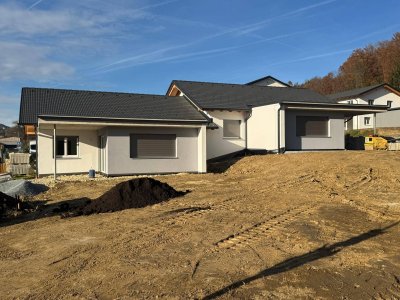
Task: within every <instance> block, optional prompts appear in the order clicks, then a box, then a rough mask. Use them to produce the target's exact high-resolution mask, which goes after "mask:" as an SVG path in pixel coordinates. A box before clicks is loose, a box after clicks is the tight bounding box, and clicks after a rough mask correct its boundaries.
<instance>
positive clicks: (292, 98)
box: [171, 80, 336, 109]
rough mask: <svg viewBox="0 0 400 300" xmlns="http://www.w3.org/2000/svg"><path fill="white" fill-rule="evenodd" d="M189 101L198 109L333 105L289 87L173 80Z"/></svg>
mask: <svg viewBox="0 0 400 300" xmlns="http://www.w3.org/2000/svg"><path fill="white" fill-rule="evenodd" d="M174 84H175V85H176V86H177V87H178V88H179V89H180V90H181V91H182V92H183V93H184V94H185V95H186V96H187V97H188V98H189V99H191V100H192V101H194V102H195V103H196V104H197V105H198V106H199V107H200V108H202V109H248V108H249V107H251V106H263V105H268V104H274V103H280V102H310V103H336V101H335V100H332V99H330V98H327V97H325V96H323V95H321V94H318V93H316V92H314V91H311V90H308V89H303V88H293V87H268V86H258V85H244V84H228V83H212V82H195V81H183V80H174V81H173V82H172V83H171V86H172V85H174Z"/></svg>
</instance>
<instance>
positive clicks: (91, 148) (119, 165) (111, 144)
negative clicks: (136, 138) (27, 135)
mask: <svg viewBox="0 0 400 300" xmlns="http://www.w3.org/2000/svg"><path fill="white" fill-rule="evenodd" d="M48 127H49V125H47V128H48ZM63 127H66V125H63ZM134 133H149V134H176V142H177V145H176V149H177V157H176V158H165V159H159V158H154V159H141V158H131V157H130V134H134ZM56 135H57V136H78V137H79V146H78V155H77V157H57V158H56V172H57V174H76V173H87V172H88V171H89V169H95V170H96V171H97V172H99V171H100V157H99V155H100V149H99V146H100V141H99V140H100V136H104V137H105V138H106V141H107V142H106V148H105V151H104V154H105V163H104V166H105V169H104V170H103V171H104V173H105V174H106V175H123V174H161V173H179V172H200V173H205V172H207V163H206V146H207V141H206V126H205V125H202V126H201V127H198V128H193V127H134V126H132V127H128V126H124V127H122V126H107V127H103V128H101V129H98V130H97V129H96V130H94V129H92V130H89V129H85V127H84V126H82V127H81V128H79V129H74V130H70V129H69V130H66V129H57V131H56ZM37 149H38V150H37V155H38V157H37V158H38V175H39V176H43V175H50V174H54V158H53V129H43V128H40V126H39V130H38V145H37Z"/></svg>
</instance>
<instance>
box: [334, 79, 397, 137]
mask: <svg viewBox="0 0 400 300" xmlns="http://www.w3.org/2000/svg"><path fill="white" fill-rule="evenodd" d="M368 100H374V105H387V103H388V101H392V106H391V108H397V107H400V97H399V96H398V95H396V94H395V93H393V92H391V91H389V90H387V89H385V88H384V87H380V88H378V89H375V90H373V91H371V92H369V93H366V94H364V95H362V96H361V97H358V98H354V99H349V100H343V101H339V103H349V101H351V102H352V104H364V105H365V104H368ZM385 114H387V113H386V112H385V113H380V114H379V117H377V120H382V119H384V118H385ZM365 118H370V124H369V125H365V123H364V119H365ZM351 123H352V126H351V125H350V127H352V128H353V129H372V128H374V115H373V114H366V115H360V116H354V117H353V120H352V121H351ZM378 123H379V124H378ZM376 127H400V119H399V120H397V121H396V120H395V119H393V120H391V121H390V122H386V121H383V122H378V121H377V124H376ZM346 129H351V128H346Z"/></svg>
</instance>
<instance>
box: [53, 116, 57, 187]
mask: <svg viewBox="0 0 400 300" xmlns="http://www.w3.org/2000/svg"><path fill="white" fill-rule="evenodd" d="M56 126H57V125H56V124H54V127H53V155H54V181H57V154H56V146H57V145H56V136H57V135H56V134H57V132H56V131H57V129H56V128H57V127H56Z"/></svg>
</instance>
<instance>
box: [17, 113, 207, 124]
mask: <svg viewBox="0 0 400 300" xmlns="http://www.w3.org/2000/svg"><path fill="white" fill-rule="evenodd" d="M37 119H38V120H39V119H63V120H93V121H108V122H110V121H111V122H112V121H120V122H121V121H123V122H157V123H170V122H177V123H204V124H208V123H209V122H210V121H209V120H206V119H203V120H183V119H148V118H107V117H88V116H57V115H38V116H37ZM36 124H37V123H36ZM24 125H25V124H24Z"/></svg>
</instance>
